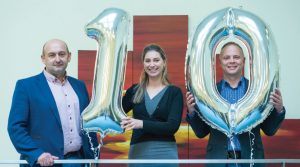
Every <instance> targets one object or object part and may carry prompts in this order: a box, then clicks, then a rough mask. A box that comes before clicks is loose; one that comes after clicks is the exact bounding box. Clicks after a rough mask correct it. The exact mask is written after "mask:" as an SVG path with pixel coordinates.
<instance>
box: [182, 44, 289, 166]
mask: <svg viewBox="0 0 300 167" xmlns="http://www.w3.org/2000/svg"><path fill="white" fill-rule="evenodd" d="M219 58H220V63H221V66H222V70H223V79H222V80H221V82H219V83H218V84H217V89H218V91H219V93H220V95H221V96H222V97H223V98H224V99H226V100H227V101H228V102H229V103H230V104H233V103H236V102H237V101H238V100H239V99H241V98H242V97H243V96H244V95H245V93H246V92H247V88H248V80H247V79H246V78H245V77H244V76H243V72H242V70H243V68H244V62H245V57H244V54H243V50H242V48H241V47H240V46H239V45H238V44H237V43H234V42H228V43H226V44H225V45H224V46H223V47H222V49H221V53H220V56H219ZM270 99H271V100H270V101H271V103H272V104H273V106H274V109H273V110H272V111H271V113H270V115H269V116H268V118H267V119H266V120H264V122H263V123H261V124H260V125H257V126H256V127H255V128H253V129H252V130H251V132H249V133H248V132H247V133H242V134H240V135H234V136H233V137H232V138H228V137H227V136H226V135H225V134H223V133H222V132H220V131H218V130H216V129H213V128H212V127H210V126H208V125H207V124H206V123H205V122H204V121H203V120H202V119H200V117H199V116H198V115H197V114H196V113H195V107H194V106H195V99H194V97H193V95H192V94H191V93H189V92H188V93H187V106H188V114H187V122H188V123H189V124H190V125H191V127H192V129H193V131H194V132H195V134H196V136H197V137H199V138H203V137H205V136H207V135H208V134H210V136H209V140H208V144H207V148H206V158H207V159H250V158H253V159H263V158H264V149H263V144H262V139H261V135H260V130H262V131H263V132H264V133H265V134H266V135H268V136H272V135H274V134H275V133H276V131H277V130H278V129H279V127H280V125H281V122H282V121H283V120H284V117H285V109H284V107H283V102H282V96H281V92H280V91H279V89H275V91H273V92H272V93H271V96H270ZM206 166H210V167H212V166H213V167H225V166H226V167H232V166H234V167H241V166H242V167H246V166H247V167H249V164H227V165H225V164H208V165H206ZM258 166H264V164H254V167H258Z"/></svg>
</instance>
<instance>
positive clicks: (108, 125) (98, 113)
mask: <svg viewBox="0 0 300 167" xmlns="http://www.w3.org/2000/svg"><path fill="white" fill-rule="evenodd" d="M129 22H130V20H129V16H128V14H127V13H126V12H125V11H123V10H120V9H116V8H109V9H106V10H104V11H103V12H102V13H100V15H99V16H98V17H96V18H95V19H94V20H92V21H91V22H89V23H88V24H87V25H86V27H85V31H86V34H87V36H89V37H90V38H93V39H95V40H96V41H97V46H98V49H97V56H96V63H95V70H94V71H95V72H94V81H93V91H92V98H91V102H90V104H89V105H88V106H87V108H86V109H85V110H84V111H83V113H82V119H83V124H82V126H83V129H84V130H86V131H88V132H100V134H101V135H102V136H105V135H106V134H109V133H123V132H124V130H123V129H122V128H121V126H120V122H121V119H122V118H124V117H126V114H125V113H124V111H123V108H122V104H121V100H122V99H121V98H122V88H123V84H124V74H125V65H126V56H127V39H128V33H129Z"/></svg>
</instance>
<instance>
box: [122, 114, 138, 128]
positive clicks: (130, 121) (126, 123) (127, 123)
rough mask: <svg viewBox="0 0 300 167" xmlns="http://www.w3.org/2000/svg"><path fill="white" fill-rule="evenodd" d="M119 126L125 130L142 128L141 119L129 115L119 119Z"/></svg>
mask: <svg viewBox="0 0 300 167" xmlns="http://www.w3.org/2000/svg"><path fill="white" fill-rule="evenodd" d="M121 127H122V128H124V129H126V130H132V129H143V121H142V120H139V119H134V118H130V117H125V118H123V119H122V121H121Z"/></svg>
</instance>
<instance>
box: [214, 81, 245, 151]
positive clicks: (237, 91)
mask: <svg viewBox="0 0 300 167" xmlns="http://www.w3.org/2000/svg"><path fill="white" fill-rule="evenodd" d="M246 86H247V85H246V79H245V78H244V77H241V80H240V82H239V84H238V86H237V87H236V88H232V87H231V86H230V85H229V83H228V82H227V81H225V80H221V81H220V94H221V96H222V97H223V98H224V99H225V100H227V102H229V103H230V104H234V103H236V102H237V101H238V100H239V99H241V98H242V97H243V96H244V95H245V93H246V90H247V88H246ZM227 141H228V151H233V150H234V151H241V145H240V142H239V139H238V136H236V135H234V136H233V137H232V140H230V139H229V138H228V140H227ZM231 141H232V142H233V143H231Z"/></svg>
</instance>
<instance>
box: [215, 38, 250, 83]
mask: <svg viewBox="0 0 300 167" xmlns="http://www.w3.org/2000/svg"><path fill="white" fill-rule="evenodd" d="M220 63H221V66H222V70H223V77H224V78H226V77H235V78H240V77H241V76H242V74H243V68H244V63H245V57H244V54H243V51H242V49H241V48H240V47H239V46H237V45H236V44H228V45H225V46H224V47H223V48H222V50H221V53H220Z"/></svg>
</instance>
